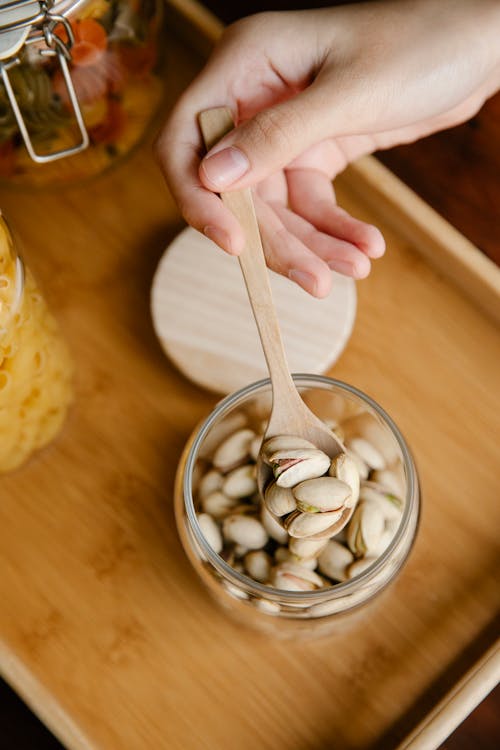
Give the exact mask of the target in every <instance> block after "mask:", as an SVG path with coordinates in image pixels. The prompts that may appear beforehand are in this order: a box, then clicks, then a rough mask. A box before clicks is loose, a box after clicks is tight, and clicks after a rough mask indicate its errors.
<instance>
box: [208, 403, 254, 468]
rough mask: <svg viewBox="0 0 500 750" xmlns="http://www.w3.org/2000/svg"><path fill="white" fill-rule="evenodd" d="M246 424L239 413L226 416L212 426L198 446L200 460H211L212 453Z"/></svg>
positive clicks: (245, 420)
mask: <svg viewBox="0 0 500 750" xmlns="http://www.w3.org/2000/svg"><path fill="white" fill-rule="evenodd" d="M247 424H248V420H247V417H246V415H245V414H243V412H241V411H240V412H233V413H232V414H228V415H227V416H226V417H224V419H223V420H221V421H220V422H217V423H216V424H214V425H213V427H212V429H211V430H210V431H209V432H208V434H207V435H206V437H205V439H204V440H203V443H202V444H201V445H200V450H199V456H200V458H202V459H210V458H212V457H213V454H214V451H215V450H216V449H217V447H218V446H219V445H220V444H221V443H222V442H223V441H224V440H225V439H226V438H227V437H229V435H231V434H232V433H233V432H236V431H237V430H240V429H241V428H242V427H246V426H247Z"/></svg>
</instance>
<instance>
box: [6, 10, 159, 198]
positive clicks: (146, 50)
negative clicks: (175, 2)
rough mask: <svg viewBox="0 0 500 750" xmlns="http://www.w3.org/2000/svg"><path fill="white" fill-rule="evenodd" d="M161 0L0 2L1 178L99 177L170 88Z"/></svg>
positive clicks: (138, 134)
mask: <svg viewBox="0 0 500 750" xmlns="http://www.w3.org/2000/svg"><path fill="white" fill-rule="evenodd" d="M161 9H162V3H161V0H60V1H59V2H57V1H56V2H54V0H0V73H1V77H0V178H3V179H6V180H8V181H9V182H10V183H14V184H19V185H25V184H29V185H47V184H49V183H50V184H54V183H55V184H61V183H67V182H69V181H73V180H80V179H82V178H86V177H90V176H92V175H95V174H98V173H100V172H102V171H103V170H104V169H106V168H107V167H108V166H110V165H111V164H113V163H114V162H116V160H117V159H119V158H120V157H121V156H123V155H124V154H126V153H128V152H129V151H130V149H131V148H133V146H134V145H136V144H137V143H138V142H139V141H140V139H141V138H142V137H143V135H144V134H145V132H146V130H147V128H148V126H149V125H150V123H151V121H152V119H153V117H154V115H155V113H156V112H157V110H158V107H159V104H160V101H161V99H162V94H163V89H164V86H163V80H162V73H161V69H162V56H161V45H160V44H159V41H160V39H159V37H160V33H161V29H162V23H161V20H162V12H161Z"/></svg>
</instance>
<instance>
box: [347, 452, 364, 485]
mask: <svg viewBox="0 0 500 750" xmlns="http://www.w3.org/2000/svg"><path fill="white" fill-rule="evenodd" d="M346 453H347V455H348V456H349V458H351V459H352V460H353V461H354V463H355V464H356V469H357V470H358V474H359V478H360V479H368V475H369V473H370V467H369V466H368V464H367V463H365V461H363V459H362V458H361V457H360V456H358V454H357V453H355V452H354V451H350V450H347V449H346Z"/></svg>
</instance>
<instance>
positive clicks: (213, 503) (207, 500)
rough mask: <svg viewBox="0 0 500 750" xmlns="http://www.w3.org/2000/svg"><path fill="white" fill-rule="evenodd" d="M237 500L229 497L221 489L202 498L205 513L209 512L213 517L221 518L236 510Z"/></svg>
mask: <svg viewBox="0 0 500 750" xmlns="http://www.w3.org/2000/svg"><path fill="white" fill-rule="evenodd" d="M236 502H237V501H236V500H235V499H234V498H232V497H228V496H227V495H225V494H224V493H223V492H221V491H220V490H216V491H215V492H211V493H210V495H207V496H206V497H204V498H203V499H202V501H201V507H202V509H203V512H204V513H209V514H210V515H211V516H212V518H216V519H217V520H221V519H222V518H225V517H226V516H227V514H228V513H231V511H233V510H234V508H235V507H236Z"/></svg>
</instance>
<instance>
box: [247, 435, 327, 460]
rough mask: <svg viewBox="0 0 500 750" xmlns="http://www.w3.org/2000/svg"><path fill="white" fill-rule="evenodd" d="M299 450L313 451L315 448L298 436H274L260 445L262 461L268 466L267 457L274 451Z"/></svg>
mask: <svg viewBox="0 0 500 750" xmlns="http://www.w3.org/2000/svg"><path fill="white" fill-rule="evenodd" d="M300 448H314V449H315V448H316V446H315V445H313V444H312V443H310V442H309V440H305V439H304V438H301V437H299V436H298V435H275V436H274V437H272V438H269V439H268V440H266V441H265V443H263V444H262V447H261V453H262V460H263V461H265V462H266V463H267V464H269V465H270V463H269V457H270V456H272V455H273V453H276V451H288V450H299V449H300Z"/></svg>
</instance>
